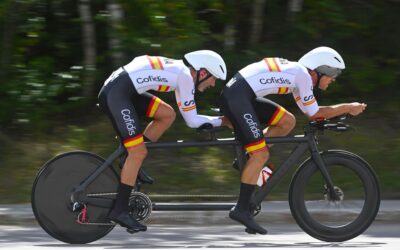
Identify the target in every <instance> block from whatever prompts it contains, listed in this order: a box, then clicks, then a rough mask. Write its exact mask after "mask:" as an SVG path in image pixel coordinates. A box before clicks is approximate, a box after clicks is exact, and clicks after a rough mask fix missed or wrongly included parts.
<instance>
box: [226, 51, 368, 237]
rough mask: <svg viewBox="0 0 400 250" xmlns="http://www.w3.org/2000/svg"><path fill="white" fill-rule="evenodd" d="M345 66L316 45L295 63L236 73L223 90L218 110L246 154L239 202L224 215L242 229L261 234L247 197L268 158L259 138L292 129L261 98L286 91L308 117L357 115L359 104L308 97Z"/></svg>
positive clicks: (282, 113)
mask: <svg viewBox="0 0 400 250" xmlns="http://www.w3.org/2000/svg"><path fill="white" fill-rule="evenodd" d="M344 68H345V64H344V61H343V58H342V57H341V56H340V55H339V53H337V52H336V51H335V50H333V49H331V48H328V47H319V48H316V49H313V50H311V51H310V52H308V53H307V54H305V55H304V56H303V57H302V58H300V60H299V61H298V62H291V61H288V60H286V59H282V58H276V57H269V58H264V59H263V60H261V61H259V62H256V63H253V64H250V65H248V66H246V67H245V68H243V69H241V70H240V71H239V72H238V73H237V74H236V75H235V76H234V77H233V78H232V79H231V80H230V81H229V82H228V83H227V84H226V86H225V87H224V89H223V91H222V94H221V111H222V112H223V114H224V115H225V116H226V117H227V118H228V119H229V120H230V121H231V123H232V125H233V128H234V130H235V134H236V136H238V139H239V140H240V141H241V142H242V144H243V145H244V148H245V150H246V151H247V153H248V157H249V159H248V161H247V163H246V165H245V167H244V170H243V172H242V176H241V180H240V181H241V186H240V194H239V199H238V202H237V204H236V206H235V207H234V209H233V210H232V211H231V212H230V213H229V216H230V217H231V218H232V219H233V220H236V221H238V222H240V223H242V224H243V225H245V226H246V227H247V228H248V229H251V230H250V231H249V230H248V232H251V231H253V232H257V233H260V234H266V233H267V230H265V229H264V228H263V227H261V226H260V225H258V224H257V223H256V222H255V221H254V219H253V215H252V213H251V212H250V209H251V207H250V206H251V204H250V200H251V195H252V193H253V191H254V189H255V187H256V183H257V181H258V179H259V176H260V171H261V169H262V168H263V166H264V164H265V163H266V162H267V160H268V159H269V150H268V146H267V144H268V141H267V142H266V141H265V139H264V137H265V136H267V137H272V136H285V135H287V134H288V133H289V132H290V131H291V130H292V129H293V128H294V126H295V123H296V120H295V117H294V116H293V114H291V113H290V112H288V111H287V110H286V109H284V108H283V107H282V106H280V105H279V104H277V103H275V102H273V101H271V100H268V99H266V98H263V97H264V96H266V95H269V94H288V93H292V94H293V97H294V99H295V100H296V103H297V105H298V106H299V108H300V109H301V110H302V111H303V112H304V113H305V114H306V115H307V116H308V117H309V118H310V119H316V118H320V117H322V118H331V117H334V116H338V115H342V114H346V113H348V114H351V115H358V114H360V113H362V112H363V111H364V109H365V108H366V106H367V105H366V104H364V103H358V102H354V103H344V104H338V105H332V106H319V105H318V103H317V100H316V99H315V97H314V94H313V88H314V87H315V86H317V87H318V88H320V89H322V90H326V89H327V88H328V86H329V85H330V84H332V83H333V82H334V81H335V80H336V77H338V76H339V74H340V73H341V71H342V70H343V69H344Z"/></svg>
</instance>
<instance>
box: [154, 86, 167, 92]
mask: <svg viewBox="0 0 400 250" xmlns="http://www.w3.org/2000/svg"><path fill="white" fill-rule="evenodd" d="M169 88H170V86H166V85H159V86H158V89H157V91H158V92H168V90H169Z"/></svg>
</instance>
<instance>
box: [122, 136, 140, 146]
mask: <svg viewBox="0 0 400 250" xmlns="http://www.w3.org/2000/svg"><path fill="white" fill-rule="evenodd" d="M123 143H124V146H125V148H132V147H136V146H139V145H141V144H143V143H144V140H143V134H139V135H137V136H135V137H132V138H129V139H126V140H124V141H123Z"/></svg>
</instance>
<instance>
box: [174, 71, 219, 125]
mask: <svg viewBox="0 0 400 250" xmlns="http://www.w3.org/2000/svg"><path fill="white" fill-rule="evenodd" d="M175 96H176V102H177V103H178V107H179V111H180V113H181V114H182V117H183V119H184V120H185V122H186V124H187V125H188V126H189V127H190V128H198V127H200V126H201V125H202V124H204V123H210V124H212V125H213V126H214V127H219V126H221V123H222V120H221V118H220V117H217V116H206V115H199V114H197V109H196V102H195V100H194V84H193V80H192V79H189V77H187V76H185V75H181V76H180V77H179V78H178V84H177V89H176V90H175Z"/></svg>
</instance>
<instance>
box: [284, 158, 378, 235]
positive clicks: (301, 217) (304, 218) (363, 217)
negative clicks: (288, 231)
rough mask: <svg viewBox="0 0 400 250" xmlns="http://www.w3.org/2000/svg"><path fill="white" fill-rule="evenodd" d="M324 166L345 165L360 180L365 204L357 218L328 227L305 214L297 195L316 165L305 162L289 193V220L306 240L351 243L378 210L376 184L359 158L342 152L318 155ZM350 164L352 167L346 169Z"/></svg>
mask: <svg viewBox="0 0 400 250" xmlns="http://www.w3.org/2000/svg"><path fill="white" fill-rule="evenodd" d="M321 156H322V158H323V160H324V162H325V163H326V164H327V165H329V164H332V163H333V162H341V163H342V164H343V163H344V162H347V163H348V164H349V166H346V167H350V168H353V170H354V168H356V170H355V171H357V174H358V176H359V178H361V179H362V183H363V184H364V187H365V189H367V190H368V192H366V201H365V203H364V206H363V209H362V211H361V212H360V214H359V215H358V217H357V218H356V219H355V220H353V221H352V222H351V223H349V224H347V225H344V226H342V227H328V226H326V225H322V224H319V223H318V222H317V221H316V220H314V219H313V218H311V216H310V214H309V213H308V211H307V209H306V206H305V202H304V197H302V195H299V192H301V189H302V188H304V185H305V183H307V179H308V178H309V177H310V176H312V173H315V172H316V171H319V170H317V166H316V164H315V163H314V162H313V161H312V160H311V159H309V160H306V161H305V162H304V163H303V164H302V165H301V166H300V167H299V168H298V170H297V171H296V173H295V174H294V176H293V179H292V181H291V185H290V189H289V205H290V210H291V213H292V216H293V218H294V219H295V220H296V222H297V224H298V225H299V226H300V227H301V228H302V229H303V230H304V231H305V232H306V233H307V234H309V235H310V236H312V237H314V238H316V239H319V240H322V241H327V242H342V241H347V240H350V239H353V238H355V237H357V236H359V235H360V234H362V233H363V232H364V231H365V230H366V229H367V228H368V227H369V226H370V225H371V223H372V222H373V221H374V219H375V217H376V215H377V213H378V211H379V206H380V189H379V182H378V179H377V177H376V174H375V172H374V171H373V169H372V168H371V167H370V166H369V164H368V163H366V162H365V161H364V160H363V159H362V158H361V157H358V156H356V155H354V154H353V153H348V152H346V151H339V150H336V151H328V152H324V153H322V154H321ZM350 164H353V165H350Z"/></svg>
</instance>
